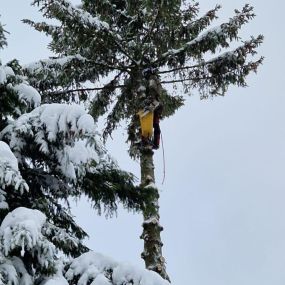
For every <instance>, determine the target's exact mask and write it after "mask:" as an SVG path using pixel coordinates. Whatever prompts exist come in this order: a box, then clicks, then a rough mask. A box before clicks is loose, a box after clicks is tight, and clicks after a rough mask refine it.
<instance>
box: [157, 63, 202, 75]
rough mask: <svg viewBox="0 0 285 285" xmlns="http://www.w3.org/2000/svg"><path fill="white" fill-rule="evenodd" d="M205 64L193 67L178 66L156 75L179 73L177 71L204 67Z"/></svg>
mask: <svg viewBox="0 0 285 285" xmlns="http://www.w3.org/2000/svg"><path fill="white" fill-rule="evenodd" d="M206 64H207V63H201V64H195V65H190V66H180V67H177V68H172V69H169V70H162V71H158V72H157V74H166V73H170V72H176V71H179V70H184V69H191V68H196V67H201V66H204V65H206Z"/></svg>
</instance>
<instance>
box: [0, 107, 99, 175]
mask: <svg viewBox="0 0 285 285" xmlns="http://www.w3.org/2000/svg"><path fill="white" fill-rule="evenodd" d="M95 135H96V133H95V123H94V120H93V118H92V117H91V116H90V115H89V114H87V113H86V111H85V109H84V108H83V107H81V106H79V105H75V104H74V105H67V104H43V105H41V106H40V107H37V108H36V109H34V110H33V111H32V112H30V113H26V114H24V115H22V116H20V117H19V118H18V119H17V120H15V121H13V122H11V123H10V124H9V125H8V126H7V127H6V128H5V129H4V130H3V131H2V132H1V133H0V137H1V136H2V137H4V138H5V139H6V140H7V141H9V144H10V147H11V149H13V151H14V153H15V154H16V156H17V157H18V159H19V161H21V162H23V156H22V154H23V152H25V155H26V156H27V155H28V156H30V157H31V158H32V159H33V155H34V153H35V152H40V153H42V154H43V155H45V156H48V157H49V160H48V162H49V163H51V164H50V165H49V167H56V169H57V170H58V171H60V172H61V173H62V174H63V175H64V176H65V177H67V178H70V179H76V177H78V176H80V175H82V174H84V169H82V168H81V167H83V168H84V164H88V163H89V162H91V161H93V160H95V161H98V150H97V151H96V150H95V149H94V147H92V146H91V145H90V146H88V143H87V142H88V140H90V141H94V136H95ZM37 158H38V156H37V157H36V158H35V159H37ZM44 161H47V160H45V159H44Z"/></svg>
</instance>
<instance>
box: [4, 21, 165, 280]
mask: <svg viewBox="0 0 285 285" xmlns="http://www.w3.org/2000/svg"><path fill="white" fill-rule="evenodd" d="M5 45H7V42H6V38H5V33H4V30H3V27H2V25H1V24H0V49H2V48H3V47H4V46H5ZM26 79H27V78H26V77H25V76H24V74H23V68H22V66H21V65H20V64H19V62H18V61H17V60H13V61H11V62H9V63H7V64H5V65H3V64H2V63H1V62H0V284H1V285H2V284H3V285H4V284H8V285H18V284H20V285H36V284H37V285H49V284H50V285H51V284H53V285H66V284H80V285H82V284H87V283H88V284H90V283H91V282H94V283H92V284H109V285H111V284H114V285H121V284H122V283H124V282H131V283H132V284H137V285H139V284H143V285H147V284H153V283H155V284H159V285H163V284H166V283H165V282H164V280H163V279H162V278H161V277H160V276H158V275H156V276H154V275H153V272H148V271H146V270H138V269H135V268H133V267H131V266H124V265H123V264H119V263H117V262H115V261H113V260H112V259H110V258H107V257H104V256H103V255H100V254H97V253H94V252H92V251H89V249H88V248H87V247H86V246H85V245H84V243H83V239H84V238H85V237H86V236H87V233H86V232H85V231H84V230H83V229H82V228H81V227H80V226H79V225H77V223H76V222H75V221H74V218H73V216H72V213H71V210H70V208H69V206H68V198H74V197H79V196H80V195H82V194H86V195H88V197H89V198H90V199H91V201H92V202H93V205H94V207H97V208H98V210H100V209H101V206H103V207H104V209H105V210H107V211H108V212H109V213H112V212H114V211H115V210H116V208H117V203H118V201H120V202H122V203H123V205H124V206H125V207H127V208H128V209H130V210H135V211H136V210H141V209H142V208H143V204H142V203H141V201H143V200H145V199H146V198H144V197H142V196H141V195H143V194H142V193H141V192H138V191H137V189H136V187H134V186H133V177H132V176H131V175H130V174H128V173H126V172H123V171H122V170H120V169H119V168H118V167H117V165H116V164H115V163H114V162H113V160H112V158H111V157H110V156H109V155H108V154H107V153H106V151H105V149H104V148H103V145H102V144H101V143H100V140H99V136H98V134H97V131H96V128H95V123H94V120H93V118H92V117H91V116H90V115H89V114H87V112H86V110H85V109H84V108H83V107H82V106H79V105H77V104H66V103H65V104H63V103H50V104H41V100H42V98H41V96H40V94H39V93H38V91H37V90H36V89H35V88H33V87H32V86H30V85H29V84H28V82H27V80H26ZM89 265H90V266H91V267H90V266H89ZM140 281H142V282H141V283H138V282H140ZM152 282H153V283H152Z"/></svg>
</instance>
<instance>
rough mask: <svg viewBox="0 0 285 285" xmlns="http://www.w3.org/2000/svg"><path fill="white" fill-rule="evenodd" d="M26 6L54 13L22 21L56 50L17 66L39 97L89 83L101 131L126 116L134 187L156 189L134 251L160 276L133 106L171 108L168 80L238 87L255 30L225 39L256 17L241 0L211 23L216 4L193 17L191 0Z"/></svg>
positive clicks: (76, 92) (174, 105) (155, 216)
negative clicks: (140, 245) (136, 174)
mask: <svg viewBox="0 0 285 285" xmlns="http://www.w3.org/2000/svg"><path fill="white" fill-rule="evenodd" d="M34 4H35V5H39V6H40V10H41V11H42V13H43V15H44V16H45V17H46V18H48V19H49V18H50V19H56V20H58V21H59V25H51V24H48V23H44V22H43V23H35V22H33V21H30V20H25V22H26V23H28V24H30V25H31V26H33V27H34V28H35V29H37V30H38V31H41V32H44V33H46V34H47V35H49V36H51V38H52V40H51V43H50V45H49V47H50V49H51V50H52V51H53V52H54V53H55V54H56V55H57V56H58V57H57V58H53V59H50V60H46V61H40V62H38V63H36V64H34V65H30V66H27V67H26V69H25V74H26V75H27V76H28V77H29V81H30V83H31V84H32V85H34V86H36V87H37V88H39V90H40V91H41V92H42V94H43V98H44V100H53V101H62V100H63V101H69V100H70V98H71V96H70V95H72V98H78V99H79V100H85V99H86V95H87V94H88V93H87V92H88V91H97V93H96V96H95V97H91V96H90V97H89V98H93V100H92V104H91V113H92V115H93V117H94V118H95V119H97V118H98V117H99V116H100V115H103V114H105V113H107V114H108V116H107V119H106V128H105V130H104V135H105V137H107V136H108V135H111V133H112V132H113V130H114V129H115V128H116V127H117V126H118V124H119V122H120V121H121V120H126V121H127V123H128V137H129V142H130V146H131V147H130V155H131V156H132V157H140V160H141V186H142V188H147V189H154V190H155V191H154V192H155V193H156V195H154V197H153V199H152V202H151V203H148V205H147V207H145V209H144V218H145V222H144V224H143V226H144V232H143V234H142V238H143V239H144V242H145V246H144V252H143V254H142V257H143V258H144V260H145V263H146V267H147V268H148V269H152V270H154V271H156V272H158V273H159V274H160V275H161V276H162V277H164V278H165V279H169V278H168V275H167V273H166V269H165V260H164V258H163V256H162V252H161V247H162V242H161V239H160V231H161V230H162V227H161V226H160V225H159V212H158V197H159V195H158V191H157V189H156V187H155V185H154V181H155V179H154V165H153V150H152V149H153V142H152V141H151V139H150V138H149V137H147V138H145V137H141V132H140V126H139V117H138V115H137V114H138V112H139V111H143V112H144V113H147V112H153V111H154V112H155V111H156V110H157V109H159V117H160V118H164V117H167V116H170V115H172V114H174V112H175V111H176V110H177V109H178V108H179V107H181V106H182V105H183V103H184V100H183V96H177V95H175V94H174V93H172V92H170V91H169V90H167V89H166V87H165V86H167V85H169V84H175V85H176V84H181V85H182V87H183V90H184V94H189V92H190V90H191V89H193V88H197V89H198V91H199V92H200V94H201V98H203V99H205V98H208V97H211V96H217V95H224V94H225V92H226V91H227V88H228V86H229V85H238V86H246V76H247V75H248V74H249V73H250V72H252V71H254V72H255V71H256V70H257V67H258V66H259V65H260V64H261V63H262V58H259V59H257V60H253V61H251V60H249V59H248V57H249V56H252V55H255V54H256V48H257V46H258V45H259V44H260V43H261V42H262V40H263V37H262V36H261V35H260V36H257V37H251V38H250V39H248V40H247V41H243V42H241V44H240V45H239V46H238V47H235V48H233V49H230V44H231V42H235V41H237V42H240V41H241V40H240V37H239V31H240V29H241V27H242V26H243V25H245V24H246V23H248V22H249V21H250V20H251V19H252V18H253V17H254V16H255V15H254V13H253V8H252V7H251V6H250V5H245V6H244V7H243V8H242V9H241V10H235V11H234V16H233V17H232V18H230V19H229V20H228V21H227V22H225V23H222V24H220V25H218V26H216V27H214V28H212V27H210V26H211V24H212V22H213V21H214V20H215V19H216V18H217V12H218V10H219V9H220V8H221V7H220V6H219V5H218V6H216V7H215V8H214V9H212V10H210V11H208V12H207V13H206V14H204V15H203V16H200V14H199V4H198V3H197V2H194V1H148V0H139V1H130V0H122V1H118V0H103V1H91V0H82V2H81V4H80V5H79V6H77V7H75V6H73V5H72V4H71V2H69V1H67V0H53V1H47V0H35V1H34ZM211 55H212V56H211ZM103 77H108V79H109V81H108V82H107V83H106V84H104V85H103V84H101V85H100V86H97V85H96V86H95V87H91V88H86V87H85V86H84V83H85V82H86V81H91V82H96V81H97V80H98V79H102V78H103ZM92 94H93V93H92ZM158 106H159V108H158ZM161 107H162V108H161ZM154 123H155V124H157V121H156V122H154ZM156 127H157V132H158V133H159V126H156Z"/></svg>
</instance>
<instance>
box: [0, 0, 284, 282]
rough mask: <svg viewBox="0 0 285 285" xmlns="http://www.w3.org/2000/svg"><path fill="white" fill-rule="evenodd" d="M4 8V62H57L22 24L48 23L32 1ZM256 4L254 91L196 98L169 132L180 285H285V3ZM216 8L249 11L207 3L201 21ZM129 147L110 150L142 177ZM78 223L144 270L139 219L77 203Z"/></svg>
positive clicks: (167, 206)
mask: <svg viewBox="0 0 285 285" xmlns="http://www.w3.org/2000/svg"><path fill="white" fill-rule="evenodd" d="M0 1H1V6H0V14H1V15H2V17H1V22H2V23H3V24H6V26H5V29H6V30H8V31H9V32H10V35H9V36H8V41H9V42H8V43H9V46H8V48H7V49H6V50H5V51H3V52H2V51H0V52H1V54H0V58H1V60H2V61H3V62H7V61H8V60H10V59H12V58H15V57H16V58H18V59H20V61H21V63H29V62H32V61H36V60H38V59H40V58H46V57H48V56H49V52H48V51H47V49H46V45H47V43H48V39H47V38H46V37H45V36H44V35H41V34H39V33H37V32H35V31H33V30H32V29H31V28H29V27H28V26H25V25H24V24H22V23H21V22H20V19H22V18H30V19H40V14H39V13H38V12H37V11H36V9H34V8H31V7H30V6H29V2H30V1H29V0H21V1H19V0H18V1H16V0H0ZM247 2H250V4H252V5H254V6H255V11H256V14H257V17H256V18H255V19H254V20H253V21H252V22H251V23H250V24H248V25H247V26H246V27H245V28H244V29H243V32H242V35H243V36H244V39H248V38H249V36H250V35H258V34H259V33H262V34H263V35H264V36H265V43H264V44H263V46H262V47H261V48H260V49H259V53H260V54H261V55H264V56H265V57H266V58H265V62H264V65H263V66H262V67H261V68H260V70H259V72H258V74H257V75H253V76H250V78H249V81H248V82H249V86H250V87H248V88H245V89H244V88H230V89H229V91H228V94H227V96H225V97H224V98H214V99H213V100H208V101H200V100H199V98H198V97H197V96H192V97H190V98H188V99H187V101H186V105H185V107H183V108H181V110H179V111H178V112H177V114H176V115H175V116H173V117H172V118H170V119H167V120H165V121H164V122H163V123H162V132H163V139H164V146H165V155H166V180H165V183H164V185H161V181H162V173H163V163H162V161H163V160H162V150H158V151H157V152H156V154H155V164H156V175H157V185H158V186H159V187H160V189H161V200H160V205H161V224H162V225H163V226H164V229H165V230H164V232H163V234H162V239H163V241H164V248H163V250H164V255H165V257H166V260H167V268H168V272H169V275H170V277H171V279H172V282H173V284H193V285H209V284H211V285H241V284H242V285H268V284H272V285H284V284H285V270H284V268H285V220H284V218H285V206H284V205H285V193H284V190H285V175H284V171H285V129H284V122H285V112H284V110H285V98H284V88H283V84H284V81H285V78H284V70H283V69H284V64H285V60H284V37H283V33H282V32H283V31H282V32H281V28H282V29H283V28H284V21H283V18H284V15H283V14H284V11H285V3H284V1H281V0H273V1H261V0H259V1H258V0H255V1H247ZM216 3H220V4H222V6H223V10H222V11H221V13H220V14H221V18H222V19H225V17H227V16H228V17H230V16H232V12H233V10H234V8H241V7H242V5H243V4H244V3H245V2H244V1H241V0H233V1H227V0H220V1H219V2H218V0H217V1H213V0H207V1H201V6H202V11H203V12H205V11H206V9H207V8H212V7H213V6H214V5H215V4H216ZM125 139H126V136H125V130H123V129H121V130H119V131H118V132H117V133H116V135H115V136H114V141H113V142H110V143H109V146H110V149H111V151H112V154H113V155H114V156H115V157H116V158H117V160H118V161H119V163H120V165H121V166H122V167H123V168H124V169H127V170H130V171H132V172H134V173H135V174H136V175H137V176H139V165H138V163H137V162H133V161H131V160H130V159H129V158H128V155H127V152H126V149H127V146H126V145H125V144H124V141H125ZM74 213H75V214H76V216H77V221H78V223H79V224H81V225H82V226H83V227H84V228H85V230H86V231H87V232H88V233H89V235H90V239H89V241H87V243H88V245H89V246H90V247H91V248H92V249H94V250H96V251H99V252H102V253H105V254H107V255H110V256H112V257H113V258H115V259H117V260H124V261H130V262H132V263H135V264H139V265H140V266H142V262H141V261H140V253H141V251H142V246H143V244H142V241H141V240H140V239H139V235H140V234H141V222H142V219H141V217H140V216H139V215H133V214H132V213H127V212H126V211H124V210H121V211H119V214H118V217H117V218H116V217H114V218H112V219H109V220H105V218H104V217H100V218H98V217H97V215H96V213H95V212H94V210H92V209H91V208H90V207H89V206H88V205H87V203H86V201H80V202H78V204H77V206H75V207H74Z"/></svg>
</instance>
